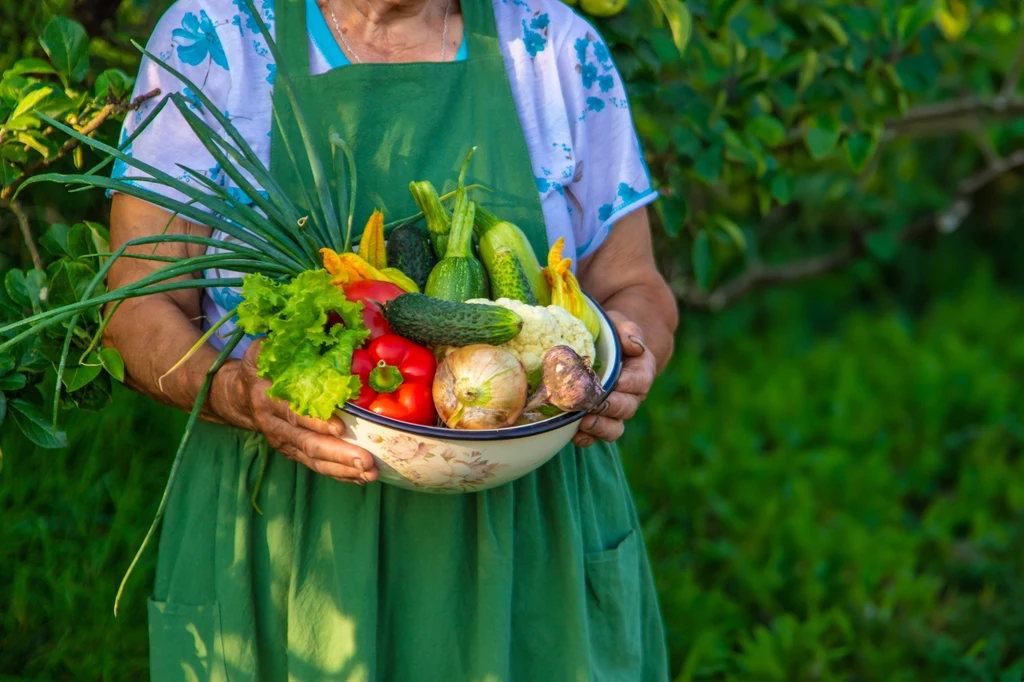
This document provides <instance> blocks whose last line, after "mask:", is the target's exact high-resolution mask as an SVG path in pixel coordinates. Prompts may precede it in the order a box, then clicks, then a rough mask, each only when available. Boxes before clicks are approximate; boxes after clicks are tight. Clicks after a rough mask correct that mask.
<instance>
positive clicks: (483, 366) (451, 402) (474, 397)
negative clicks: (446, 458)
mask: <svg viewBox="0 0 1024 682" xmlns="http://www.w3.org/2000/svg"><path fill="white" fill-rule="evenodd" d="M527 390H528V389H527V382H526V370H524V369H523V365H522V363H520V362H519V359H518V358H516V356H515V355H513V354H512V353H510V352H509V351H507V350H505V349H503V348H496V347H495V346H486V345H482V344H476V345H473V346H465V347H463V348H457V349H455V350H453V351H452V352H450V353H449V354H448V356H447V357H445V359H444V361H443V362H442V363H441V366H440V367H438V369H437V374H435V375H434V406H435V407H436V408H437V413H438V414H439V415H440V416H441V419H442V420H443V421H444V423H445V424H447V425H448V426H450V427H451V428H453V429H500V428H503V427H506V426H511V425H512V424H514V423H515V421H516V420H517V419H518V418H519V415H520V414H522V412H523V407H524V406H525V405H526V396H527Z"/></svg>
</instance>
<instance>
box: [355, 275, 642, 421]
mask: <svg viewBox="0 0 1024 682" xmlns="http://www.w3.org/2000/svg"><path fill="white" fill-rule="evenodd" d="M584 295H585V296H586V297H587V298H588V299H589V300H590V304H591V305H592V306H593V307H594V310H596V311H597V314H598V315H600V316H601V317H602V318H604V320H605V322H607V323H608V328H609V329H611V331H612V341H613V344H614V346H613V348H614V354H613V356H612V363H613V369H612V373H611V374H610V375H608V379H607V381H605V382H604V384H602V386H601V389H602V393H601V402H604V401H605V399H606V398H607V397H608V395H609V394H610V393H611V392H612V389H613V388H614V387H615V384H616V383H617V382H618V380H619V374H621V373H622V344H621V343H620V342H619V335H618V334H616V333H615V325H614V324H613V323H612V320H611V318H610V317H608V313H606V312H605V311H604V308H602V307H601V306H600V305H598V304H597V301H595V300H594V299H593V298H591V297H590V295H589V294H584ZM598 404H600V403H598ZM342 409H343V410H344V411H345V412H348V413H349V414H351V415H352V416H354V417H359V418H360V419H365V420H366V421H368V422H371V423H373V424H377V425H379V426H385V427H387V428H389V429H395V430H396V431H402V432H404V433H412V434H415V435H417V436H425V437H427V438H437V439H442V440H473V441H488V440H515V439H516V438H528V437H530V436H536V435H538V434H541V433H548V432H550V431H556V430H558V429H560V428H562V427H563V426H566V425H568V424H572V423H573V422H576V421H579V420H580V419H583V417H585V416H586V414H587V413H586V412H565V413H563V414H560V415H558V416H557V417H552V418H551V419H545V420H544V421H542V422H537V423H536V424H524V425H523V426H509V427H507V428H504V429H481V430H479V431H461V430H459V429H446V428H442V427H440V426H420V425H419V424H409V423H408V422H400V421H397V420H395V419H389V418H388V417H382V416H380V415H379V414H377V413H375V412H370V411H369V410H367V409H364V408H362V407H359V406H357V405H352V404H350V403H348V404H346V405H345V407H344V408H342Z"/></svg>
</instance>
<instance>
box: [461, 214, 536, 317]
mask: <svg viewBox="0 0 1024 682" xmlns="http://www.w3.org/2000/svg"><path fill="white" fill-rule="evenodd" d="M474 218H475V222H476V224H475V230H476V232H477V236H478V237H479V239H480V259H481V260H482V261H483V262H484V267H486V268H487V271H488V272H490V273H492V277H493V272H494V253H495V252H496V251H497V250H498V249H500V248H501V247H507V248H509V249H512V252H513V253H515V255H516V258H518V259H519V264H520V265H521V266H522V268H523V273H524V274H525V275H526V281H527V282H529V283H530V289H532V290H533V296H534V298H536V299H537V303H538V304H539V305H543V306H547V305H551V285H549V284H548V282H547V280H546V279H545V278H544V272H543V270H542V268H541V264H540V261H539V260H537V254H536V253H534V251H533V247H531V246H530V242H529V241H527V239H526V235H525V234H523V231H522V230H521V229H519V228H518V227H516V226H515V225H513V224H512V223H507V222H504V221H502V220H500V219H499V218H497V217H496V216H495V215H494V214H492V213H489V212H487V211H485V210H484V209H482V208H480V207H479V206H478V207H477V210H476V213H475V215H474Z"/></svg>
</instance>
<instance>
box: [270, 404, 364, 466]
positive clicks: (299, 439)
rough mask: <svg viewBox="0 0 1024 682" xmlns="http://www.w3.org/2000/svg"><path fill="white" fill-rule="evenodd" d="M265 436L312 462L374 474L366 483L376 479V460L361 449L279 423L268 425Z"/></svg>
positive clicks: (285, 423)
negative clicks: (283, 444)
mask: <svg viewBox="0 0 1024 682" xmlns="http://www.w3.org/2000/svg"><path fill="white" fill-rule="evenodd" d="M264 432H265V433H266V434H267V435H268V436H272V437H273V439H274V440H275V441H276V442H279V443H287V444H288V445H290V446H292V447H294V448H296V449H297V450H298V451H300V452H301V453H302V454H303V455H305V456H306V457H309V458H310V459H316V460H320V461H323V462H331V463H334V464H337V465H341V466H344V467H350V468H352V469H356V470H358V471H359V472H363V473H365V474H367V476H369V475H370V474H371V473H372V474H373V476H372V477H368V478H364V479H363V480H367V481H369V480H375V479H376V465H375V464H374V461H373V456H372V455H371V454H370V453H369V452H367V451H366V450H364V449H363V448H361V447H358V446H356V445H352V444H351V443H346V442H345V441H343V440H339V439H338V438H335V437H334V436H328V435H324V434H321V433H316V432H314V431H310V430H308V429H304V428H302V427H299V426H294V425H292V424H290V423H289V422H287V421H285V420H280V419H279V420H275V421H274V422H272V423H271V424H269V425H268V426H267V428H266V429H265V430H264Z"/></svg>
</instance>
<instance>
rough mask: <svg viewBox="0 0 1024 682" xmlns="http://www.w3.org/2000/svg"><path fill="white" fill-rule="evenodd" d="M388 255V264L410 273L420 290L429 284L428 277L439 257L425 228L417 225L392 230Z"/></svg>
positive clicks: (402, 226) (409, 275) (410, 277)
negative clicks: (424, 230)
mask: <svg viewBox="0 0 1024 682" xmlns="http://www.w3.org/2000/svg"><path fill="white" fill-rule="evenodd" d="M387 256H388V265H391V266H392V267H396V268H398V269H399V270H401V271H402V272H404V273H405V274H406V275H408V277H409V279H411V280H412V281H414V282H416V286H418V287H419V288H420V291H422V290H423V287H425V286H426V285H427V277H428V276H429V275H430V271H431V270H432V269H433V268H434V265H436V264H437V259H435V258H434V253H433V251H431V247H430V240H428V239H427V235H426V234H424V233H423V230H421V229H420V228H419V227H417V226H415V225H401V226H399V227H396V228H395V229H394V230H393V231H392V232H391V236H390V237H388V246H387Z"/></svg>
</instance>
